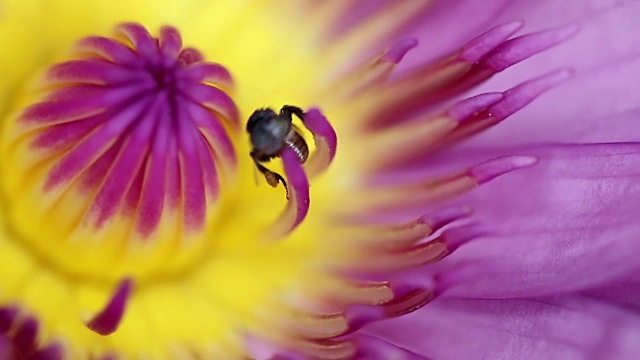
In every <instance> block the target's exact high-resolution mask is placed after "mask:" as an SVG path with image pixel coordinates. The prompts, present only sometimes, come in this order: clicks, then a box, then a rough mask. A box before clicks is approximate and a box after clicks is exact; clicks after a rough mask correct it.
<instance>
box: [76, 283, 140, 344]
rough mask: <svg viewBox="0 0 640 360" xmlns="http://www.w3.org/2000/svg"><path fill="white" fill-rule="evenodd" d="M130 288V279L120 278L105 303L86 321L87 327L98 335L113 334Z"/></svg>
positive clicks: (127, 298) (118, 323)
mask: <svg viewBox="0 0 640 360" xmlns="http://www.w3.org/2000/svg"><path fill="white" fill-rule="evenodd" d="M132 289H133V280H132V279H130V278H126V279H124V280H122V281H121V282H120V284H118V287H117V288H116V291H115V293H114V294H113V296H112V297H111V299H110V300H109V302H108V303H107V305H106V306H105V307H104V309H103V310H102V311H100V312H99V313H98V314H97V315H96V316H94V317H93V318H92V319H91V320H90V321H89V322H88V323H87V327H88V328H89V329H91V330H93V331H95V332H96V333H98V334H100V335H110V334H113V333H114V332H115V331H116V330H117V329H118V326H119V325H120V321H121V320H122V317H123V315H124V312H125V310H126V308H127V303H128V300H129V296H130V294H131V290H132Z"/></svg>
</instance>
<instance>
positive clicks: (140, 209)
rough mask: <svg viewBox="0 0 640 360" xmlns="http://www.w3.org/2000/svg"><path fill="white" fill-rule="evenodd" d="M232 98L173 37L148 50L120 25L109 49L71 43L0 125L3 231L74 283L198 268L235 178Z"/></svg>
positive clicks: (167, 33)
mask: <svg viewBox="0 0 640 360" xmlns="http://www.w3.org/2000/svg"><path fill="white" fill-rule="evenodd" d="M231 86H232V80H231V76H230V74H229V72H228V71H227V70H226V69H225V68H224V67H222V66H221V65H218V64H214V63H210V62H204V61H203V57H202V55H201V54H200V53H199V52H198V51H197V50H195V49H192V48H183V47H182V39H181V37H180V34H179V33H178V32H177V30H176V29H174V28H172V27H163V28H162V29H161V30H160V35H159V37H158V38H154V37H152V36H151V35H150V34H149V33H148V32H147V30H146V29H145V28H143V27H142V26H140V25H137V24H123V25H121V26H119V27H117V29H116V33H115V36H114V37H113V38H107V37H88V38H85V39H83V40H81V41H80V42H79V43H78V45H77V48H76V52H75V54H74V56H73V58H72V59H70V60H68V61H65V62H62V63H59V64H56V65H54V66H52V67H51V68H50V69H48V71H47V72H46V73H45V75H44V77H43V79H42V81H40V82H39V83H38V84H37V86H36V89H35V91H34V92H33V94H31V98H30V99H29V100H28V101H29V104H32V105H30V106H28V107H26V109H25V110H23V111H21V112H20V113H18V114H17V115H16V116H15V117H13V118H12V121H9V122H6V123H5V129H4V136H3V137H2V140H1V141H2V151H3V153H4V154H3V155H4V159H5V161H4V163H3V172H2V173H3V176H2V190H3V196H4V197H5V198H6V201H5V202H3V204H5V207H6V208H5V209H4V211H5V212H6V213H7V214H8V222H9V226H10V228H11V229H12V230H13V231H14V232H15V233H16V235H17V236H18V237H19V238H21V239H24V241H23V242H24V243H25V244H27V246H31V247H33V249H34V250H35V252H36V253H37V254H40V255H41V256H42V257H44V258H46V259H47V260H49V261H51V262H53V263H54V264H55V265H57V266H58V267H59V268H61V269H62V270H64V271H68V272H71V273H74V274H82V276H95V277H105V276H108V277H109V278H110V279H113V278H115V279H117V278H120V277H122V276H125V275H133V276H138V277H142V278H144V277H145V276H150V275H151V274H154V275H158V274H159V273H163V272H165V273H166V272H172V271H179V270H182V269H184V267H185V266H186V265H187V264H193V263H197V261H193V258H194V257H198V256H203V254H206V253H207V251H206V250H207V247H208V246H211V242H208V241H205V239H207V238H214V237H215V226H212V224H213V223H215V221H216V219H217V218H218V217H217V214H218V213H219V210H220V209H221V208H222V207H223V206H224V205H223V204H224V203H225V201H224V193H225V192H226V193H229V191H228V190H230V189H231V185H232V183H233V182H232V180H233V178H234V176H235V172H236V170H235V168H236V156H235V149H234V144H233V143H232V138H231V137H230V134H233V133H239V130H240V123H239V119H238V111H237V109H236V107H235V105H234V103H233V101H232V100H231V98H230V97H229V96H228V95H227V94H226V91H227V90H229V89H230V87H231ZM221 188H226V189H225V191H221ZM69 259H74V260H73V261H69ZM107 266H108V267H111V268H113V267H114V266H115V267H116V269H121V270H120V271H108V272H107V271H103V269H104V267H107Z"/></svg>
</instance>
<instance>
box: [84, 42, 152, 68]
mask: <svg viewBox="0 0 640 360" xmlns="http://www.w3.org/2000/svg"><path fill="white" fill-rule="evenodd" d="M76 48H77V49H78V50H79V51H83V52H84V51H86V52H90V53H93V54H95V55H98V56H99V57H100V58H103V59H106V60H109V61H111V62H114V63H117V64H118V65H120V66H126V67H137V65H138V64H139V63H140V58H139V57H138V56H137V54H136V52H134V51H133V50H131V48H129V47H128V46H125V45H124V44H122V43H121V42H119V41H116V40H114V39H110V38H106V37H100V36H91V37H88V38H84V39H82V40H80V41H79V42H78V44H77V45H76Z"/></svg>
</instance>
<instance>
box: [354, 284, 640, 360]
mask: <svg viewBox="0 0 640 360" xmlns="http://www.w3.org/2000/svg"><path fill="white" fill-rule="evenodd" d="M364 332H365V333H366V334H368V335H369V336H372V337H376V338H380V339H384V340H386V341H388V342H390V343H393V344H395V345H396V346H398V347H399V348H401V349H407V350H409V351H411V352H413V353H417V354H421V355H423V356H427V357H429V358H434V359H564V360H571V359H575V360H578V359H636V358H637V356H638V354H639V353H640V342H638V341H636V340H637V339H638V337H639V336H640V317H639V316H638V314H635V313H631V312H626V311H623V310H621V309H619V308H616V307H613V306H610V305H608V304H606V303H602V302H599V301H594V300H591V299H587V298H582V297H578V296H567V297H555V298H543V299H516V300H478V299H455V298H439V299H436V300H435V301H434V302H432V303H431V304H429V306H427V307H425V308H423V309H422V310H419V311H417V312H415V313H413V314H410V315H407V316H403V317H400V318H397V319H391V320H387V321H383V322H379V323H374V324H371V325H369V326H368V327H367V328H365V329H364Z"/></svg>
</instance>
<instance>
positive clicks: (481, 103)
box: [447, 93, 504, 122]
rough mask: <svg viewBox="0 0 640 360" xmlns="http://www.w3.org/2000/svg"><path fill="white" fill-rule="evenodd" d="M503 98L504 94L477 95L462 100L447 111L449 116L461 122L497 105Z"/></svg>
mask: <svg viewBox="0 0 640 360" xmlns="http://www.w3.org/2000/svg"><path fill="white" fill-rule="evenodd" d="M503 98H504V94H502V93H486V94H480V95H476V96H474V97H471V98H468V99H464V100H461V101H459V102H457V103H456V104H454V105H453V106H452V107H451V109H449V111H447V115H448V116H450V117H452V118H454V119H456V120H458V121H460V122H461V121H463V120H465V119H467V118H469V117H470V116H472V115H473V114H475V113H476V112H478V111H481V110H484V109H485V108H487V107H489V106H491V105H493V104H495V103H497V102H498V101H500V100H502V99H503Z"/></svg>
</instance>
